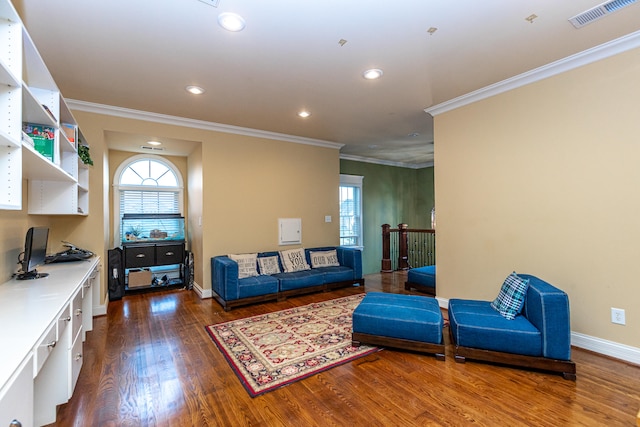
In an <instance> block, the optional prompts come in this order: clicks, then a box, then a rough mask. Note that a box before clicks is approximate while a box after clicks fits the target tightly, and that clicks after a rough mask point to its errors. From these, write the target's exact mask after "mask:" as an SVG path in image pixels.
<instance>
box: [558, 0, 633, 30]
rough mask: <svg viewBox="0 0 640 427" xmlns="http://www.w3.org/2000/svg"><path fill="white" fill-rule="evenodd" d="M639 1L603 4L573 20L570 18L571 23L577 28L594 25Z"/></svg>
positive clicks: (614, 1) (619, 0)
mask: <svg viewBox="0 0 640 427" xmlns="http://www.w3.org/2000/svg"><path fill="white" fill-rule="evenodd" d="M636 1H638V0H612V1H608V2H606V3H602V4H600V5H598V6H596V7H594V8H592V9H589V10H587V11H585V12H582V13H580V14H578V15H576V16H574V17H573V18H569V22H571V23H572V24H573V26H574V27H576V28H581V27H584V26H585V25H587V24H590V23H592V22H593V21H596V20H598V19H600V18H604V17H605V16H607V15H609V14H611V13H613V12H615V11H617V10H620V9H622V8H623V7H626V6H629V5H630V4H633V3H635V2H636Z"/></svg>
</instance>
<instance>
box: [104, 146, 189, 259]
mask: <svg viewBox="0 0 640 427" xmlns="http://www.w3.org/2000/svg"><path fill="white" fill-rule="evenodd" d="M139 160H154V161H157V162H159V163H162V164H164V165H165V166H167V167H168V168H169V169H171V170H172V171H173V173H174V174H175V175H176V178H177V179H178V187H177V188H178V206H179V207H180V213H182V214H184V181H183V180H182V174H181V173H180V170H179V169H178V168H177V167H176V165H174V164H173V163H171V162H170V161H169V160H167V159H165V158H164V157H162V156H156V155H153V154H138V155H136V156H132V157H129V158H127V159H126V160H125V161H123V162H122V163H120V166H118V169H116V172H115V174H113V247H114V248H115V247H118V246H121V245H122V242H121V241H120V188H121V186H120V178H121V176H122V173H123V172H124V171H125V169H126V168H127V167H129V165H131V164H132V163H135V162H137V161H139ZM126 188H127V190H142V191H144V190H149V189H150V188H151V187H149V186H147V185H137V186H136V185H127V186H126ZM153 188H155V189H163V188H167V189H172V190H175V189H176V187H160V186H158V187H153Z"/></svg>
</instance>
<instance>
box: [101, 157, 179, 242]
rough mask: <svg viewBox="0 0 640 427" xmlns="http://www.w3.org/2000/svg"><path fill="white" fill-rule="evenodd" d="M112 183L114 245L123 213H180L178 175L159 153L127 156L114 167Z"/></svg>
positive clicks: (176, 170)
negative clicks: (115, 168) (115, 169)
mask: <svg viewBox="0 0 640 427" xmlns="http://www.w3.org/2000/svg"><path fill="white" fill-rule="evenodd" d="M113 184H114V201H113V206H114V237H113V238H114V246H120V244H121V242H120V224H121V220H122V216H123V215H124V214H143V213H144V214H146V213H149V214H151V213H163V214H164V213H179V214H182V206H183V188H184V187H183V184H182V177H181V175H180V172H179V171H178V169H177V168H176V167H175V166H174V165H173V164H172V163H171V162H169V161H168V160H167V159H165V158H163V157H160V156H149V155H139V156H133V157H130V158H129V159H127V160H126V161H125V162H123V163H122V164H121V165H120V166H119V167H118V170H117V171H116V173H115V176H114V183H113Z"/></svg>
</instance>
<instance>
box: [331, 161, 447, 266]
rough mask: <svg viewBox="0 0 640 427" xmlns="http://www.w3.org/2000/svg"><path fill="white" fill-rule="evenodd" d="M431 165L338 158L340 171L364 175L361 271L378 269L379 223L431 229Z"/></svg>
mask: <svg viewBox="0 0 640 427" xmlns="http://www.w3.org/2000/svg"><path fill="white" fill-rule="evenodd" d="M433 170H434V168H433V167H427V168H422V169H409V168H403V167H398V166H386V165H380V164H374V163H365V162H357V161H353V160H342V159H341V160H340V173H341V174H345V175H360V176H364V179H363V181H362V210H363V217H362V227H363V229H364V235H363V243H364V250H363V253H362V263H363V266H362V267H363V273H364V274H371V273H377V272H379V271H380V262H381V260H382V224H389V225H391V228H396V227H397V225H398V224H408V225H409V227H410V228H431V208H432V207H433V206H434V199H435V198H434V180H433Z"/></svg>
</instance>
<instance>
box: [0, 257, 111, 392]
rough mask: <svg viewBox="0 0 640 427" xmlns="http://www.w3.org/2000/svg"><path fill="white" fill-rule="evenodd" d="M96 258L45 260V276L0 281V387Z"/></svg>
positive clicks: (94, 265) (56, 314)
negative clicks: (54, 262) (1, 282)
mask: <svg viewBox="0 0 640 427" xmlns="http://www.w3.org/2000/svg"><path fill="white" fill-rule="evenodd" d="M99 262H100V257H93V258H90V259H88V260H84V261H75V262H66V263H59V264H48V265H46V266H42V267H40V268H38V271H39V272H42V273H49V276H47V277H44V278H41V279H34V280H16V279H12V280H10V281H8V282H5V283H3V284H1V285H0V325H2V327H0V349H1V350H0V390H1V389H2V388H3V387H4V385H5V383H6V382H7V381H9V379H10V378H11V376H12V375H13V373H14V372H15V370H16V369H18V368H19V367H20V365H21V363H22V361H23V360H24V359H25V358H26V357H27V356H28V355H29V352H30V351H31V350H32V349H33V347H34V346H35V345H36V343H37V342H38V340H39V339H40V337H41V336H42V335H43V334H44V333H45V332H46V330H47V328H48V327H49V326H50V325H51V324H52V323H53V322H55V321H56V319H57V316H58V315H59V314H60V313H61V312H62V310H63V309H64V308H65V307H66V305H67V303H68V302H70V301H71V298H72V297H73V296H74V294H75V292H76V290H78V289H79V286H80V285H81V284H82V283H84V282H85V280H86V279H87V278H88V277H89V275H90V274H91V272H92V271H93V270H94V268H95V267H96V266H97V265H98V263H99Z"/></svg>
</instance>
